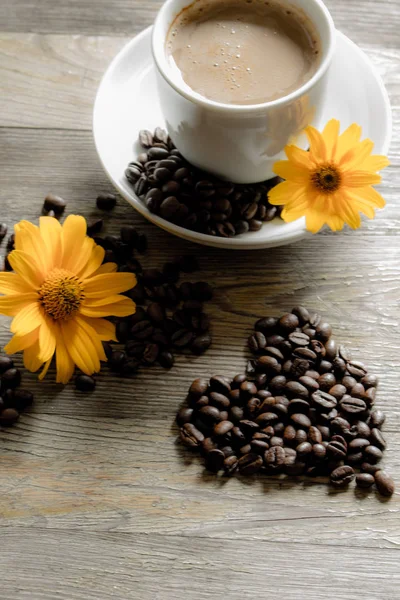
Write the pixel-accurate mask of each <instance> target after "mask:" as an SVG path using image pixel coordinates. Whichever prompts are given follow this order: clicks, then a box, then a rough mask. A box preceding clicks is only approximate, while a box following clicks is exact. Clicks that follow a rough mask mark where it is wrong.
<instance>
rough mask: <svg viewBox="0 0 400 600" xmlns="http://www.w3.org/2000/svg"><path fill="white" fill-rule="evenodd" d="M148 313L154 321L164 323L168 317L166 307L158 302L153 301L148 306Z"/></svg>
mask: <svg viewBox="0 0 400 600" xmlns="http://www.w3.org/2000/svg"><path fill="white" fill-rule="evenodd" d="M147 314H148V316H149V318H150V320H151V321H153V323H157V324H162V323H163V322H164V320H165V318H166V313H165V308H164V307H163V306H161V304H159V303H158V302H152V304H150V306H148V308H147Z"/></svg>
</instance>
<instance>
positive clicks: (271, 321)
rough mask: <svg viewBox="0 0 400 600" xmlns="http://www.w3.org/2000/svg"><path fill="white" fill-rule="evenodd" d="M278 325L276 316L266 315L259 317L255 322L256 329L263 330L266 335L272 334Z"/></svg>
mask: <svg viewBox="0 0 400 600" xmlns="http://www.w3.org/2000/svg"><path fill="white" fill-rule="evenodd" d="M277 325H278V319H276V318H275V317H265V318H263V319H259V320H258V321H257V323H256V324H255V330H256V331H261V332H262V333H263V334H264V335H271V333H272V332H273V331H274V330H275V329H276V327H277Z"/></svg>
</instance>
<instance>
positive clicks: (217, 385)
mask: <svg viewBox="0 0 400 600" xmlns="http://www.w3.org/2000/svg"><path fill="white" fill-rule="evenodd" d="M210 388H211V390H212V391H215V392H219V393H220V394H225V395H227V394H229V392H230V391H231V386H230V383H229V381H228V380H227V379H226V378H225V377H222V376H221V375H214V376H213V377H211V379H210Z"/></svg>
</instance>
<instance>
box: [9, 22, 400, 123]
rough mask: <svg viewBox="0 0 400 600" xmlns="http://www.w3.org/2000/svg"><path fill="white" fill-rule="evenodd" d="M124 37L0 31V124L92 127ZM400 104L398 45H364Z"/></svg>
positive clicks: (399, 56) (125, 39)
mask: <svg viewBox="0 0 400 600" xmlns="http://www.w3.org/2000/svg"><path fill="white" fill-rule="evenodd" d="M127 41H128V38H120V37H101V36H97V37H86V36H82V35H38V34H15V33H9V34H7V33H2V34H1V35H0V81H1V82H2V84H1V87H2V93H1V95H0V126H5V127H39V128H42V127H46V128H57V129H60V128H62V129H80V130H82V129H86V130H91V127H92V112H93V103H94V98H95V95H96V91H97V87H98V85H99V82H100V79H101V76H102V75H103V73H104V71H105V69H106V68H107V66H108V64H109V63H110V62H111V60H112V59H113V57H114V56H115V54H116V53H117V52H118V50H119V49H120V48H122V46H123V45H124V44H125V43H126V42H127ZM363 47H364V49H365V51H366V52H367V54H368V56H369V57H370V58H371V60H372V62H373V63H374V64H375V66H376V67H377V69H378V71H379V72H380V74H381V75H382V77H383V79H384V81H385V84H386V85H387V88H388V91H389V93H390V95H391V100H392V103H393V104H394V105H395V106H400V72H399V69H398V68H397V65H398V64H399V61H400V49H399V48H381V47H378V46H376V45H374V44H368V45H364V46H363Z"/></svg>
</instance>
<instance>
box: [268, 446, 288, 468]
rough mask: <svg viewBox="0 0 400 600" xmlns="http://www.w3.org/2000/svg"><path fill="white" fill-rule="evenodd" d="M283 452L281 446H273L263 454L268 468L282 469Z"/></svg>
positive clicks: (284, 455) (283, 461) (284, 456)
mask: <svg viewBox="0 0 400 600" xmlns="http://www.w3.org/2000/svg"><path fill="white" fill-rule="evenodd" d="M285 458H286V454H285V450H284V449H283V448H282V447H281V446H273V447H272V448H270V449H269V450H267V451H266V453H265V454H264V461H265V463H266V464H267V465H268V466H273V467H278V468H279V467H282V466H283V465H284V463H285Z"/></svg>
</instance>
